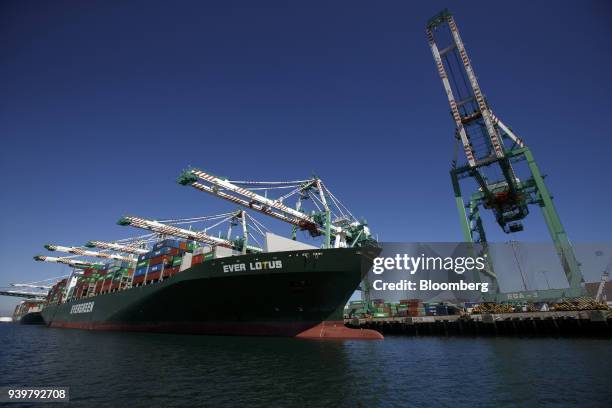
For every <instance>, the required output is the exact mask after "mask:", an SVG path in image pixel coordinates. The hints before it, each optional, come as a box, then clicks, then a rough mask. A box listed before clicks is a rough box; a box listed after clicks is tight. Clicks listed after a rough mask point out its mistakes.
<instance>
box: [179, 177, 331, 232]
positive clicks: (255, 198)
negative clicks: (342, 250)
mask: <svg viewBox="0 0 612 408" xmlns="http://www.w3.org/2000/svg"><path fill="white" fill-rule="evenodd" d="M198 179H200V180H204V181H206V182H207V183H209V184H211V186H207V185H205V184H202V183H200V182H198ZM178 182H179V184H182V185H191V186H192V187H194V188H196V189H197V190H200V191H204V192H207V193H210V194H213V195H215V196H217V197H220V198H223V199H225V200H229V201H232V202H234V203H237V204H240V205H242V206H245V207H248V208H251V209H253V210H255V211H258V212H261V213H263V214H266V215H269V216H272V217H274V218H277V219H279V220H281V221H284V222H288V223H290V224H293V225H296V226H299V227H302V228H306V229H310V230H312V229H316V230H318V231H319V232H320V233H322V234H324V233H325V230H324V229H323V228H321V227H320V226H318V225H317V223H316V222H315V220H314V218H313V217H311V216H309V215H307V214H304V213H302V212H300V211H298V210H296V209H294V208H291V207H289V206H287V205H285V204H283V203H282V202H281V201H280V200H271V199H269V198H267V197H264V196H261V195H259V194H256V193H254V192H252V191H249V190H247V189H245V188H242V187H239V186H237V185H235V184H233V183H231V182H229V181H227V180H224V179H221V178H219V177H216V176H213V175H212V174H209V173H206V172H204V171H202V170H199V169H190V170H185V171H184V172H183V173H182V174H181V176H180V177H179V178H178ZM311 185H317V179H313V180H309V181H308V182H307V183H306V184H305V185H304V188H306V187H309V186H311ZM220 189H223V190H227V191H229V192H232V193H234V194H237V195H238V196H242V197H244V198H241V197H237V196H236V195H232V194H228V193H226V192H225V191H221V190H220ZM245 198H246V199H245ZM330 230H331V233H332V234H341V233H342V232H343V229H342V228H341V227H338V226H335V225H331V226H330Z"/></svg>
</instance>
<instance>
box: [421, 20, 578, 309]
mask: <svg viewBox="0 0 612 408" xmlns="http://www.w3.org/2000/svg"><path fill="white" fill-rule="evenodd" d="M426 31H427V38H428V41H429V46H430V48H431V52H432V54H433V57H434V60H435V63H436V66H437V69H438V73H439V75H440V78H441V79H442V84H443V86H444V90H445V92H446V95H447V97H448V101H449V104H450V108H451V114H452V117H453V119H454V122H455V138H456V140H457V143H458V144H461V146H462V148H463V151H464V153H465V156H466V158H467V162H466V163H465V164H463V165H458V163H457V157H455V158H454V159H453V162H452V168H451V171H450V174H451V179H452V184H453V189H454V193H455V200H456V204H457V209H458V211H459V215H460V220H461V226H462V229H463V235H464V238H465V241H467V242H476V243H481V244H483V246H484V248H485V251H486V243H487V238H486V234H485V228H484V224H483V222H482V219H481V217H480V208H484V209H487V210H491V211H492V212H493V214H494V216H495V219H496V221H497V223H498V224H499V226H500V227H501V228H502V230H503V231H504V232H506V233H514V232H518V231H522V230H523V228H524V226H523V220H524V219H525V218H526V217H527V216H528V214H529V208H528V206H529V205H538V206H539V207H540V209H541V210H542V214H543V216H544V220H545V222H546V225H547V227H548V231H549V233H550V236H551V238H552V241H553V243H554V245H555V249H556V251H557V254H558V256H559V259H560V261H561V265H562V267H563V270H564V272H565V275H566V277H567V280H568V282H569V288H568V289H552V290H547V291H525V292H520V293H514V294H501V293H499V287H498V285H497V282H496V281H497V279H496V276H495V273H494V271H493V270H492V267H491V262H489V268H487V273H488V274H489V276H490V277H491V278H492V280H493V283H494V286H495V287H496V290H497V292H498V293H497V294H496V296H495V299H494V300H497V301H513V300H525V299H558V298H564V297H575V296H582V295H583V294H584V293H585V292H584V287H583V286H582V281H583V279H582V273H581V272H580V266H579V264H578V261H577V260H576V257H575V255H574V251H573V249H572V246H571V244H570V241H569V239H568V237H567V234H566V232H565V229H564V228H563V225H562V223H561V219H560V218H559V215H558V213H557V211H556V210H555V207H554V204H553V202H552V197H551V195H550V193H549V191H548V188H547V187H546V184H545V183H544V177H543V176H542V174H541V173H540V170H539V168H538V166H537V164H536V162H535V160H534V158H533V154H532V153H531V151H530V150H529V148H528V147H527V146H526V145H525V143H524V142H523V140H521V138H519V137H518V136H517V135H516V134H515V133H514V132H513V131H512V130H511V129H510V127H508V126H506V125H505V124H504V123H503V122H502V121H501V120H500V119H499V118H498V117H496V116H495V115H494V114H493V112H492V111H491V108H490V106H489V104H488V102H487V100H486V98H485V97H484V95H483V94H482V91H481V89H480V86H479V84H478V81H477V79H476V75H475V73H474V69H473V67H472V64H471V62H470V59H469V58H468V56H467V53H466V50H465V47H464V45H463V42H462V40H461V36H460V35H459V30H458V29H457V26H456V24H455V20H454V18H453V16H452V15H451V14H450V12H449V11H448V10H444V11H442V12H441V13H439V14H438V15H436V16H434V17H433V18H431V19H430V20H429V22H428V23H427V30H426ZM444 36H445V37H446V40H447V43H444V44H442V45H443V46H442V47H439V46H438V45H439V43H440V41H441V39H442V37H444ZM449 74H450V75H449ZM504 141H506V142H508V143H509V147H507V146H506V145H505V144H504ZM520 161H526V163H527V166H528V168H529V171H530V175H529V176H528V177H527V178H524V179H522V180H521V179H519V177H518V176H517V174H516V172H515V169H514V167H513V164H514V163H517V162H520ZM470 177H471V178H472V179H474V180H475V182H476V184H477V185H478V190H477V191H476V192H474V193H473V194H472V195H471V196H470V197H469V200H468V203H467V205H466V202H465V201H464V197H463V193H462V191H461V188H460V184H459V181H460V180H461V179H464V178H470ZM466 208H467V209H468V211H466Z"/></svg>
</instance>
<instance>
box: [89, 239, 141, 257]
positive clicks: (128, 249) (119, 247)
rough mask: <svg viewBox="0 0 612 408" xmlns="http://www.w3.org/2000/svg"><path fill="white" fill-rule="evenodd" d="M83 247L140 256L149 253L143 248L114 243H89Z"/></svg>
mask: <svg viewBox="0 0 612 408" xmlns="http://www.w3.org/2000/svg"><path fill="white" fill-rule="evenodd" d="M85 246H86V247H87V248H100V249H109V250H112V251H117V252H124V253H128V254H134V255H142V254H146V253H147V252H149V250H148V249H145V248H139V247H137V246H135V245H124V244H118V243H116V242H104V241H89V242H87V243H86V244H85Z"/></svg>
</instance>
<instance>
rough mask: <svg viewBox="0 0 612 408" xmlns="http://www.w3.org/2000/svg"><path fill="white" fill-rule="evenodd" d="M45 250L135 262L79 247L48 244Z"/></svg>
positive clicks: (120, 256) (115, 255)
mask: <svg viewBox="0 0 612 408" xmlns="http://www.w3.org/2000/svg"><path fill="white" fill-rule="evenodd" d="M45 248H46V249H48V250H49V251H58V252H66V253H69V254H75V255H81V256H93V257H95V258H103V259H114V260H117V261H126V262H129V261H133V259H132V258H129V257H127V256H122V255H117V254H106V253H104V252H96V251H88V250H86V249H83V248H78V247H67V246H61V245H52V244H47V245H45Z"/></svg>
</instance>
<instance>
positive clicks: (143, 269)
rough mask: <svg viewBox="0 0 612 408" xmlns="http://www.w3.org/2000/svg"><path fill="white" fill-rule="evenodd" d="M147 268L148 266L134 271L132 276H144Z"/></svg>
mask: <svg viewBox="0 0 612 408" xmlns="http://www.w3.org/2000/svg"><path fill="white" fill-rule="evenodd" d="M147 268H148V266H143V267H142V268H138V269H136V271H135V272H134V276H140V275H144V274H145V273H147Z"/></svg>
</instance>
